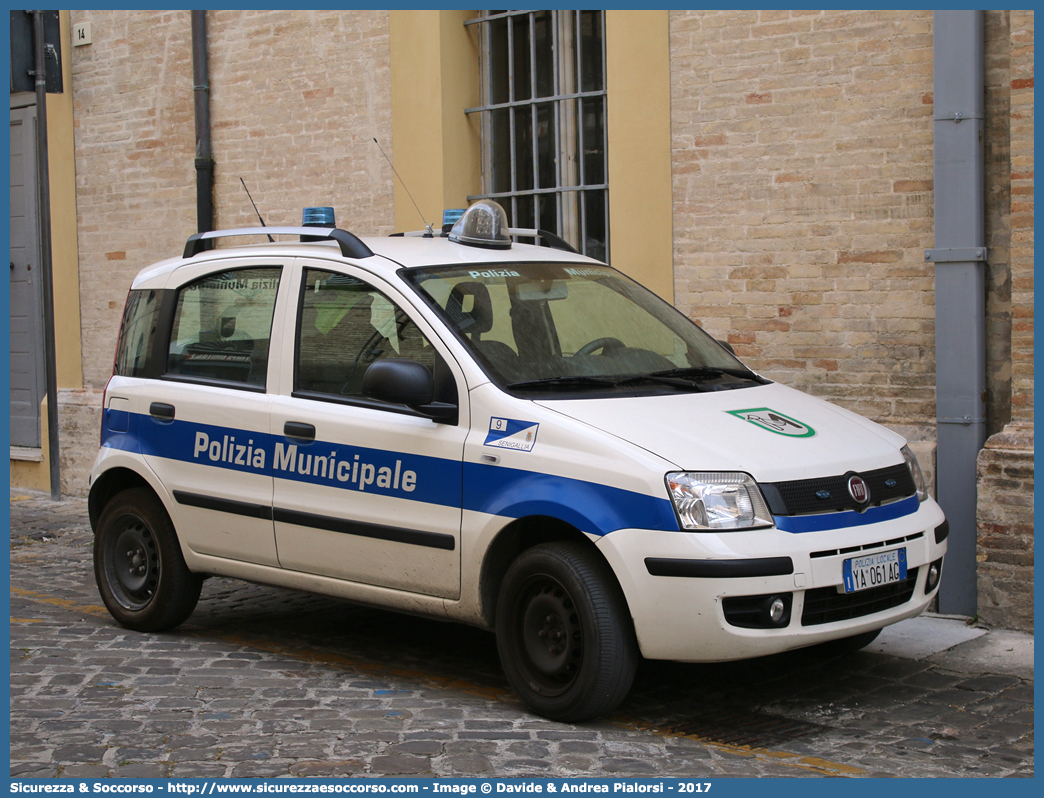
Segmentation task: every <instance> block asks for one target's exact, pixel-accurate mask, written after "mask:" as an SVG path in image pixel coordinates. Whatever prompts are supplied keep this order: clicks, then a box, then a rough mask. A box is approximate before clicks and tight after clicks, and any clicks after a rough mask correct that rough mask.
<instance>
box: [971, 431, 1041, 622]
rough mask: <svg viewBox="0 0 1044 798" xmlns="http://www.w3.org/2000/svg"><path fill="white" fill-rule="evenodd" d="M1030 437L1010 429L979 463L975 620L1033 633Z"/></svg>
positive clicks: (996, 439)
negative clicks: (976, 605)
mask: <svg viewBox="0 0 1044 798" xmlns="http://www.w3.org/2000/svg"><path fill="white" fill-rule="evenodd" d="M1033 470H1034V469H1033V432H1032V430H1031V429H1026V428H1025V427H1019V426H1016V425H1013V426H1011V427H1009V429H1008V430H1006V431H1005V432H1002V433H1000V434H998V435H994V436H993V437H991V438H990V439H989V441H987V443H986V448H984V449H983V450H982V451H981V452H980V453H979V460H978V513H977V515H978V539H977V547H976V560H977V564H976V581H977V585H978V596H979V598H978V606H979V619H980V620H981V621H983V622H984V623H986V624H988V625H990V626H1002V627H1005V628H1007V629H1022V630H1025V631H1033V550H1034V545H1033V539H1034V534H1033V483H1034V476H1033Z"/></svg>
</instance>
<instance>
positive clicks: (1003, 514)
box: [976, 11, 1034, 631]
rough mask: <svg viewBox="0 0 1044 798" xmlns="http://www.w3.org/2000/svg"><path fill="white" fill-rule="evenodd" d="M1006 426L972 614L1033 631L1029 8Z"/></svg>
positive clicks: (1023, 29) (988, 453)
mask: <svg viewBox="0 0 1044 798" xmlns="http://www.w3.org/2000/svg"><path fill="white" fill-rule="evenodd" d="M1010 20H1011V21H1010V37H1011V38H1010V53H1011V70H1010V75H1009V79H1010V83H1009V88H1010V153H1011V155H1010V158H1011V160H1010V170H1011V171H1010V174H1011V194H1010V203H1011V206H1010V212H1011V217H1010V218H1011V222H1010V224H1011V323H1010V327H1011V423H1010V424H1008V425H1007V426H1006V427H1005V428H1004V430H1003V431H1002V432H1000V433H998V434H996V435H993V436H992V437H991V438H990V439H989V440H988V441H987V442H986V447H985V448H984V449H983V450H982V452H980V453H979V460H978V512H977V515H978V541H977V543H978V546H977V555H976V556H977V560H978V566H977V583H978V593H979V618H980V619H981V620H983V621H984V622H986V623H988V624H991V625H996V626H1004V627H1009V628H1014V629H1023V630H1027V631H1032V630H1033V556H1034V554H1033V552H1034V529H1033V484H1034V466H1033V438H1034V434H1033V79H1034V75H1033V53H1034V48H1033V12H1032V11H1012V12H1011V16H1010Z"/></svg>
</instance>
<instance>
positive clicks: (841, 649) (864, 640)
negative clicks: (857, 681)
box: [812, 629, 881, 657]
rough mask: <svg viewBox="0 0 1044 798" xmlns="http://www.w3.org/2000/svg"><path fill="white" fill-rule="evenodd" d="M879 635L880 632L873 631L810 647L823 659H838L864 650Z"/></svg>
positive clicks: (878, 630)
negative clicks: (823, 657)
mask: <svg viewBox="0 0 1044 798" xmlns="http://www.w3.org/2000/svg"><path fill="white" fill-rule="evenodd" d="M879 634H881V630H880V629H874V630H873V631H872V632H863V633H862V634H858V635H852V636H851V637H842V638H841V639H840V640H828V641H827V642H825V643H820V644H819V645H816V646H812V650H813V651H815V652H816V653H817V654H821V655H823V656H825V657H839V656H845V655H847V654H854V653H855V652H857V651H859V650H860V649H864V648H866V647H867V646H868V645H870V644H871V643H873V642H874V641H875V640H876V639H877V636H878V635H879Z"/></svg>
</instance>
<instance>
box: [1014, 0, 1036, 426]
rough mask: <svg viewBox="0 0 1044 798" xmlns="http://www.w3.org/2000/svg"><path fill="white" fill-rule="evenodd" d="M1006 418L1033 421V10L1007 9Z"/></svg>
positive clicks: (1025, 421) (1026, 421)
mask: <svg viewBox="0 0 1044 798" xmlns="http://www.w3.org/2000/svg"><path fill="white" fill-rule="evenodd" d="M1011 248H1012V253H1011V254H1012V283H1011V301H1012V336H1011V338H1012V340H1011V355H1012V399H1011V404H1012V419H1013V420H1015V421H1020V422H1024V423H1030V424H1031V423H1032V422H1033V12H1032V11H1012V12H1011Z"/></svg>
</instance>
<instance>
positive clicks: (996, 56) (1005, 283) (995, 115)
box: [983, 11, 1011, 435]
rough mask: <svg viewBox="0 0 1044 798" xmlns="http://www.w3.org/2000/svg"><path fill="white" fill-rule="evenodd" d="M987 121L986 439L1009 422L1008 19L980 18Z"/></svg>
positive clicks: (1005, 15)
mask: <svg viewBox="0 0 1044 798" xmlns="http://www.w3.org/2000/svg"><path fill="white" fill-rule="evenodd" d="M983 22H984V38H985V42H984V44H985V65H984V66H985V82H986V98H985V99H986V119H985V121H984V125H983V135H984V142H983V144H984V150H985V161H986V163H985V167H986V198H985V199H986V251H987V252H988V256H987V262H986V434H987V435H992V434H994V433H996V432H1000V431H1001V430H1002V429H1003V428H1004V425H1005V424H1007V423H1008V421H1009V420H1010V419H1011V15H1010V12H1009V11H986V12H984V13H983Z"/></svg>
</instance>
